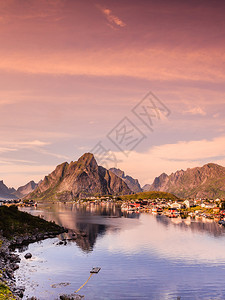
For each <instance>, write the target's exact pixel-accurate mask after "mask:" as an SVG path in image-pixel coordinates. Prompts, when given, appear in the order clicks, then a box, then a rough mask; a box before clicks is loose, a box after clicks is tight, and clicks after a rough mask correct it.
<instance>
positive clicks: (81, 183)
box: [25, 153, 132, 201]
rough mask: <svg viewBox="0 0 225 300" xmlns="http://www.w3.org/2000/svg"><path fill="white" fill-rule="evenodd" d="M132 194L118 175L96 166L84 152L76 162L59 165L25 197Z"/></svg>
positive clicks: (89, 154)
mask: <svg viewBox="0 0 225 300" xmlns="http://www.w3.org/2000/svg"><path fill="white" fill-rule="evenodd" d="M131 193H132V191H131V190H130V189H129V187H128V186H127V184H126V183H125V182H124V181H123V180H122V179H121V178H120V177H118V176H116V175H115V174H114V173H113V172H111V171H110V170H107V169H105V168H103V167H101V166H98V164H97V162H96V160H95V158H94V155H93V154H91V153H85V154H84V155H82V156H81V157H80V158H79V159H78V161H75V162H73V161H72V162H71V163H67V162H64V163H62V164H60V165H58V166H57V167H56V169H55V170H54V171H53V172H52V173H51V174H49V175H48V176H45V178H44V180H43V181H42V182H41V183H40V184H38V186H37V188H36V189H35V190H34V191H33V192H32V193H30V194H29V195H27V196H26V197H25V199H38V200H42V199H45V200H60V201H68V200H72V199H74V198H86V197H90V196H102V195H124V194H131Z"/></svg>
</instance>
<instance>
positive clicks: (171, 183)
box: [143, 163, 225, 199]
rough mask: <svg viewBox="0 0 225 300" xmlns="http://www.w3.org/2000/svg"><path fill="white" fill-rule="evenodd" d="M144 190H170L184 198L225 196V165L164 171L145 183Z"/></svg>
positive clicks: (209, 164)
mask: <svg viewBox="0 0 225 300" xmlns="http://www.w3.org/2000/svg"><path fill="white" fill-rule="evenodd" d="M143 190H144V191H163V192H169V193H173V194H175V195H176V196H178V197H182V198H187V197H191V198H212V199H215V198H221V197H225V167H222V166H220V165H217V164H213V163H208V164H206V165H204V166H203V167H196V168H191V169H190V168H189V169H187V170H186V171H184V170H179V171H176V172H175V173H172V174H170V175H167V174H165V173H162V174H161V175H160V176H159V177H156V178H155V180H154V182H153V183H152V184H150V185H145V186H144V187H143Z"/></svg>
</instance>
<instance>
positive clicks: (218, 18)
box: [0, 0, 225, 188]
mask: <svg viewBox="0 0 225 300" xmlns="http://www.w3.org/2000/svg"><path fill="white" fill-rule="evenodd" d="M224 15H225V2H224V1H222V0H221V1H219V0H218V1H206V0H205V1H198V0H195V1H191V0H190V1H178V0H177V1H173V0H171V1H166V0H164V1H160V0H159V1H151V0H136V1H134V0H120V1H118V0H117V1H115V0H99V1H98V0H96V1H94V0H83V1H81V0H38V1H37V0H0V42H1V45H0V57H1V59H0V134H1V139H0V180H4V183H5V184H6V185H7V186H10V187H11V186H13V187H16V188H17V187H18V186H20V185H23V184H26V183H27V182H28V181H30V180H32V179H33V180H35V181H36V182H37V181H39V180H40V179H42V178H43V177H44V175H47V174H49V173H50V172H51V171H53V170H54V168H55V166H56V165H57V164H60V163H62V162H64V161H68V162H70V161H72V160H73V161H74V160H77V159H78V158H79V157H80V156H81V155H82V154H83V153H84V152H90V151H91V150H93V148H94V149H96V145H97V144H98V143H99V142H101V145H104V148H106V149H107V150H110V153H111V154H112V153H113V155H114V157H116V158H117V162H115V161H108V163H107V166H112V167H113V166H116V167H119V168H121V169H122V170H124V171H125V173H127V174H129V175H131V176H133V177H135V178H138V179H139V181H140V183H141V185H144V184H146V183H151V182H152V181H153V179H154V177H155V176H158V175H160V174H161V173H162V172H166V173H167V174H170V173H171V172H175V171H176V170H178V169H186V168H189V167H196V166H202V165H203V164H205V163H208V162H215V163H219V164H221V165H223V166H225V17H224ZM149 92H152V93H153V94H150V96H147V97H146V98H144V97H145V96H146V95H147V94H148V93H149ZM147 101H150V102H148V103H152V105H153V104H155V105H156V106H157V108H156V109H154V110H153V109H152V108H151V105H150V106H147V104H146V103H147ZM153 106H154V105H153ZM144 108H147V109H149V111H148V113H150V114H151V120H150V119H149V118H148V120H149V121H151V122H152V123H151V122H150V123H151V126H150V127H151V128H150V127H149V126H148V124H147V123H146V122H144V119H143V118H144V117H143V114H141V113H140V110H139V112H138V109H144ZM135 112H136V113H135ZM141 116H142V117H141ZM146 116H147V115H146ZM146 120H147V119H145V121H146ZM123 125H124V126H123ZM129 126H130V127H129ZM121 128H123V129H124V128H126V130H127V132H130V133H131V134H133V133H135V134H136V136H135V137H134V139H133V140H132V138H131V137H130V136H129V134H128V135H127V136H126V137H125V136H122V135H118V132H119V129H121ZM120 133H121V132H120ZM123 138H124V139H123ZM113 139H114V142H113ZM115 139H117V140H116V142H115ZM122 139H123V140H122ZM135 141H136V142H135ZM123 142H124V143H123ZM132 142H133V143H132ZM122 144H123V145H122ZM118 146H119V147H118ZM99 163H100V162H99ZM100 164H101V163H100ZM105 166H106V165H105Z"/></svg>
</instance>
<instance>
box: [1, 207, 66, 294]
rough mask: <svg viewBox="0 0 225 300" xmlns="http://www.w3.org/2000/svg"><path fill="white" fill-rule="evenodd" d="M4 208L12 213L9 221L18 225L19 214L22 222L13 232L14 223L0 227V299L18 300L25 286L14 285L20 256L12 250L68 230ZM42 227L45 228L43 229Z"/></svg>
mask: <svg viewBox="0 0 225 300" xmlns="http://www.w3.org/2000/svg"><path fill="white" fill-rule="evenodd" d="M2 210H3V208H1V211H0V212H1V213H2V212H3V211H2ZM4 210H5V211H4V213H5V214H6V215H9V214H10V213H12V212H13V213H14V215H13V217H14V219H13V218H11V219H10V221H11V223H12V221H13V222H15V224H17V225H18V219H19V217H21V216H22V218H23V219H24V220H22V221H24V222H21V224H19V226H20V228H19V229H20V230H19V231H20V232H19V233H18V232H17V231H16V230H15V231H16V232H14V229H13V228H14V226H15V225H14V223H12V224H11V223H10V225H11V227H12V228H9V227H10V225H9V224H6V225H5V227H3V226H1V227H0V299H1V300H3V299H9V300H19V299H21V298H22V297H23V293H24V291H25V287H24V286H16V280H15V277H14V272H15V271H16V270H17V269H18V268H19V263H20V258H19V255H17V254H15V253H14V250H15V249H16V248H17V247H22V246H26V245H29V244H31V243H35V242H38V241H41V240H44V239H47V238H54V237H56V236H57V235H59V234H61V233H64V232H67V231H68V230H67V229H65V228H64V227H61V226H59V225H56V224H54V223H52V222H47V221H45V220H43V219H41V218H39V217H34V216H32V215H30V214H29V216H28V214H27V213H23V212H19V211H18V210H17V209H15V208H12V209H11V210H10V208H6V209H4ZM15 216H16V217H15ZM17 217H18V219H17ZM26 218H27V220H26ZM32 221H33V222H35V226H36V227H35V228H33V226H32ZM43 227H45V228H46V229H45V230H43V229H44V228H43ZM23 230H24V231H23ZM21 231H22V233H21Z"/></svg>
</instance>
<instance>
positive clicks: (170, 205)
mask: <svg viewBox="0 0 225 300" xmlns="http://www.w3.org/2000/svg"><path fill="white" fill-rule="evenodd" d="M142 198H143V197H142ZM55 202H61V201H53V203H55ZM38 203H39V202H36V201H34V200H29V201H27V200H25V201H23V200H21V199H18V200H13V201H9V200H5V201H1V202H0V206H1V205H7V206H11V205H16V206H19V207H20V206H21V207H24V206H37V205H38ZM41 203H43V202H41ZM63 203H77V204H80V205H90V206H93V205H101V206H104V205H108V204H110V203H115V204H117V205H118V206H120V207H121V211H122V212H127V213H152V214H154V215H165V216H167V217H169V218H181V219H186V218H187V217H190V218H193V219H196V220H199V221H200V220H203V221H205V220H208V221H215V222H217V223H218V224H220V225H224V226H225V199H223V198H221V199H219V198H217V199H215V200H213V199H186V200H184V199H179V198H177V199H174V198H173V199H168V197H167V198H152V199H148V198H146V199H145V198H144V199H135V197H134V198H133V199H132V196H131V195H129V199H127V198H126V196H112V195H107V196H97V197H94V196H91V197H87V198H85V199H78V200H74V201H69V202H63Z"/></svg>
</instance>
